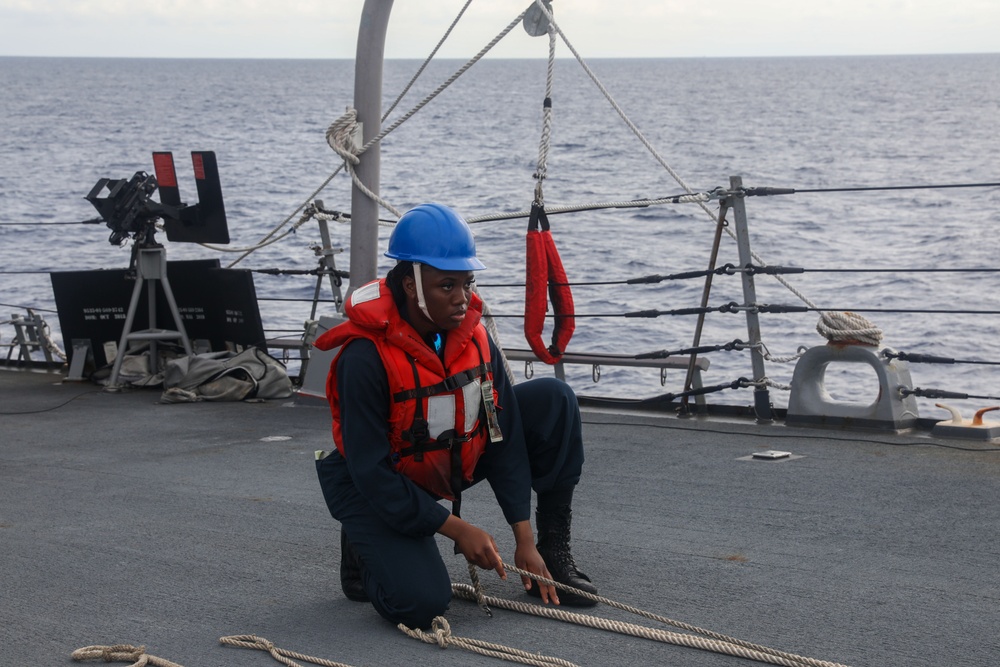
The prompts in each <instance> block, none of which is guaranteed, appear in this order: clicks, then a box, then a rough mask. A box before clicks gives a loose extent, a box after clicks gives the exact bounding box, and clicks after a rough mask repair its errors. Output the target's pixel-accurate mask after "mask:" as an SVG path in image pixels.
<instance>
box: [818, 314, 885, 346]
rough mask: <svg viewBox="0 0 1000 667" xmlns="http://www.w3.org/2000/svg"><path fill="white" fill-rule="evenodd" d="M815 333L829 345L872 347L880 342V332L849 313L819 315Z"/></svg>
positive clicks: (870, 324) (872, 325)
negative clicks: (841, 344)
mask: <svg viewBox="0 0 1000 667" xmlns="http://www.w3.org/2000/svg"><path fill="white" fill-rule="evenodd" d="M816 331H818V332H819V333H820V335H821V336H823V337H824V338H826V339H827V340H828V341H830V342H831V343H845V344H848V345H850V344H855V345H873V346H876V347H878V345H879V344H880V343H881V342H882V330H881V329H879V328H878V327H877V326H875V325H874V324H872V323H871V322H870V321H869V320H868V319H866V318H864V317H862V316H861V315H858V314H857V313H852V312H850V311H844V312H832V313H821V314H820V318H819V322H817V323H816Z"/></svg>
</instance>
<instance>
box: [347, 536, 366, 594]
mask: <svg viewBox="0 0 1000 667" xmlns="http://www.w3.org/2000/svg"><path fill="white" fill-rule="evenodd" d="M340 587H341V588H342V589H344V595H345V596H347V599H348V600H354V601H355V602H368V593H367V592H365V586H364V583H363V582H362V581H361V556H359V555H358V552H357V551H356V550H355V549H354V547H353V546H351V543H350V542H349V541H348V540H347V531H345V530H344V527H343V526H341V527H340Z"/></svg>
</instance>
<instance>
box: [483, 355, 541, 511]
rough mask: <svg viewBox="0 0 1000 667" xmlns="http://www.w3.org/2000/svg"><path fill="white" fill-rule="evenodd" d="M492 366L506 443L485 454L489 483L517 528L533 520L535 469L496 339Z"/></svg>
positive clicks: (491, 446) (492, 445)
mask: <svg viewBox="0 0 1000 667" xmlns="http://www.w3.org/2000/svg"><path fill="white" fill-rule="evenodd" d="M490 364H491V365H492V366H493V388H494V389H495V390H496V392H497V405H498V406H499V410H498V411H497V418H498V420H499V422H500V430H501V432H502V433H503V440H501V441H500V442H491V443H489V444H487V446H486V452H485V453H484V454H483V458H485V459H486V461H485V463H486V464H487V466H488V468H487V473H486V480H487V481H488V482H489V483H490V487H491V488H492V489H493V494H494V495H495V496H496V499H497V503H498V504H499V505H500V509H501V510H502V511H503V515H504V518H505V519H506V520H507V523H509V524H512V525H513V524H515V523H518V522H519V521H525V520H527V519H528V518H529V517H530V516H531V466H530V464H529V462H528V450H527V447H526V445H525V442H524V429H523V426H522V424H521V411H520V409H519V408H518V406H517V397H516V396H515V395H514V387H513V385H512V384H511V383H510V380H508V379H507V371H506V370H505V369H504V367H503V358H502V357H501V356H500V350H498V349H497V346H496V345H495V344H494V343H493V340H492V339H490Z"/></svg>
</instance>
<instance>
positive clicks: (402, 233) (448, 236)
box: [385, 204, 486, 271]
mask: <svg viewBox="0 0 1000 667" xmlns="http://www.w3.org/2000/svg"><path fill="white" fill-rule="evenodd" d="M385 256H386V257H391V258H392V259H395V260H399V261H406V262H418V263H420V264H427V265H428V266H433V267H434V268H435V269H438V270H439V271H479V270H481V269H485V268H486V267H485V266H484V265H483V263H482V262H480V261H479V260H478V259H476V240H475V239H474V238H473V237H472V230H471V229H469V225H468V223H467V222H465V220H463V219H462V216H460V215H459V214H458V213H455V211H453V210H452V209H450V208H448V207H447V206H445V205H443V204H421V205H419V206H414V207H413V208H411V209H410V210H409V211H407V212H406V213H404V214H403V215H402V217H400V218H399V221H398V222H397V223H396V227H395V228H394V229H393V230H392V236H390V237H389V250H388V251H387V252H386V253H385Z"/></svg>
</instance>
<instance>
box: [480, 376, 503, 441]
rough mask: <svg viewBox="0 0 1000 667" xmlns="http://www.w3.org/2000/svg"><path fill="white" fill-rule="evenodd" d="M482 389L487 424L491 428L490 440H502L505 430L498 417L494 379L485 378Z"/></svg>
mask: <svg viewBox="0 0 1000 667" xmlns="http://www.w3.org/2000/svg"><path fill="white" fill-rule="evenodd" d="M480 389H481V390H482V392H483V408H485V410H486V424H487V426H489V430H490V442H500V441H501V440H503V432H502V431H500V422H499V420H498V419H497V406H496V404H495V403H493V380H483V382H482V384H481V385H480Z"/></svg>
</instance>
